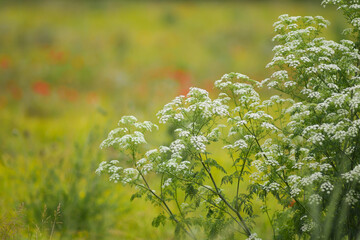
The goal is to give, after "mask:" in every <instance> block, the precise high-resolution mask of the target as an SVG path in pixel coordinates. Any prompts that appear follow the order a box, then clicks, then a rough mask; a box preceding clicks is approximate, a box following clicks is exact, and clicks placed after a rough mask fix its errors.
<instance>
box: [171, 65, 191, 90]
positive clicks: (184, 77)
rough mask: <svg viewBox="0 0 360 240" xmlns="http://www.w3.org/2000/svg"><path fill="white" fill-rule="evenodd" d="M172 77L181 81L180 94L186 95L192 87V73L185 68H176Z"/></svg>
mask: <svg viewBox="0 0 360 240" xmlns="http://www.w3.org/2000/svg"><path fill="white" fill-rule="evenodd" d="M171 77H173V78H174V80H175V81H177V82H178V83H179V94H180V95H186V94H187V93H188V92H189V88H190V87H191V75H190V74H189V73H187V72H185V71H183V70H176V71H174V72H173V73H172V76H171Z"/></svg>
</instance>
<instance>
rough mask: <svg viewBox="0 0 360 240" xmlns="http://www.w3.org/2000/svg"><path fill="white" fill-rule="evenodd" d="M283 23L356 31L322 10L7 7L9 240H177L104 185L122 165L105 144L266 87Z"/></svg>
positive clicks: (3, 92)
mask: <svg viewBox="0 0 360 240" xmlns="http://www.w3.org/2000/svg"><path fill="white" fill-rule="evenodd" d="M283 13H289V14H292V15H322V16H324V17H325V18H327V19H329V20H330V21H331V22H332V25H331V27H330V29H329V30H328V31H327V33H326V34H327V36H330V37H331V38H333V39H335V40H336V39H339V38H340V35H339V34H340V32H339V31H340V30H339V29H341V28H342V27H343V26H344V20H343V19H342V18H341V14H339V13H337V12H336V10H335V9H330V8H329V9H324V8H322V7H321V6H320V4H318V3H313V4H312V3H302V4H301V3H292V2H286V1H285V2H271V1H269V2H259V3H251V2H249V3H247V2H244V3H233V2H231V3H215V2H212V3H205V2H203V3H189V2H187V3H181V2H176V3H159V2H142V3H136V4H135V3H115V1H114V2H105V3H97V2H92V3H88V4H86V2H82V3H72V4H71V3H64V2H56V1H54V2H50V3H43V4H40V3H37V4H31V3H29V2H26V4H17V5H15V4H10V3H2V5H0V126H1V127H0V239H42V238H44V239H49V237H50V238H53V239H58V238H62V239H173V227H172V226H171V225H167V226H165V227H159V228H154V227H152V226H151V221H152V219H153V217H155V216H156V213H157V212H158V211H159V209H157V208H154V207H152V206H150V203H147V202H145V201H143V200H139V199H137V200H134V201H133V202H130V200H129V198H130V196H131V194H132V190H131V189H129V188H126V187H123V186H122V185H120V184H119V185H115V184H113V183H109V182H108V181H107V179H106V178H105V177H99V176H97V175H96V174H95V170H96V168H97V166H98V164H99V163H100V162H101V161H103V160H107V159H114V158H116V157H117V153H116V152H113V151H104V150H100V149H99V144H100V143H101V141H102V140H103V139H105V138H106V136H107V133H108V131H109V130H110V129H112V128H113V127H115V125H116V123H117V121H118V119H120V117H121V116H122V115H129V114H130V115H135V116H137V117H138V118H139V119H141V120H153V121H156V117H155V113H156V111H157V110H159V109H160V108H161V106H162V105H163V104H165V103H167V102H168V101H170V100H171V99H172V98H174V97H175V96H176V95H178V94H182V93H186V91H187V89H188V88H189V87H190V86H197V87H202V88H205V89H207V90H208V91H211V92H212V91H213V90H212V84H213V82H214V81H215V80H217V79H218V78H220V77H221V76H222V75H223V74H224V73H228V72H242V73H244V74H247V75H249V76H250V77H252V78H253V79H255V80H262V79H263V78H265V77H266V76H267V74H268V73H269V71H268V70H265V68H264V67H265V65H266V64H267V62H268V61H270V59H271V57H272V52H271V49H272V47H273V45H274V44H273V43H272V42H271V38H272V36H273V30H272V24H273V22H274V21H276V18H277V16H278V15H281V14H283ZM265 95H266V93H265ZM160 133H161V134H156V136H154V138H153V139H155V141H156V142H151V144H153V145H156V144H162V143H166V142H167V141H168V139H169V136H167V134H166V129H161V130H160ZM59 203H60V204H61V207H60V214H59V216H57V217H56V218H57V219H58V220H59V223H55V224H54V218H55V217H54V211H55V210H56V208H57V206H58V205H59ZM44 210H45V211H44ZM55 215H56V214H55ZM268 225H269V223H268V221H267V219H265V218H264V219H263V218H260V219H259V221H258V225H256V226H255V228H256V229H257V230H258V231H257V232H269V231H270V228H269V226H268ZM53 226H54V230H53V231H52V227H53ZM265 236H266V235H265ZM269 236H270V235H269Z"/></svg>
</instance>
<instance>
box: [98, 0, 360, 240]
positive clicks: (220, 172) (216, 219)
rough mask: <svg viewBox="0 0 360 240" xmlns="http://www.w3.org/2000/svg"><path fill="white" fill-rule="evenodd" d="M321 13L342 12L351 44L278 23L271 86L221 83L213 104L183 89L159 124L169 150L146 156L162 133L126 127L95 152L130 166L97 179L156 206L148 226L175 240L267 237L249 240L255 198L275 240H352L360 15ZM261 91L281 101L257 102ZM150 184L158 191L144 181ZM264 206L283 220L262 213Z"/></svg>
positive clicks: (350, 8)
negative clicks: (122, 157)
mask: <svg viewBox="0 0 360 240" xmlns="http://www.w3.org/2000/svg"><path fill="white" fill-rule="evenodd" d="M322 4H323V5H324V6H325V5H329V4H334V5H337V6H338V8H339V9H341V10H342V11H343V13H344V16H345V17H346V19H347V20H348V22H349V24H350V26H351V28H349V29H346V30H345V31H344V33H346V35H347V36H348V39H346V40H342V41H340V42H334V41H331V40H326V39H324V38H322V37H320V36H321V31H322V30H323V29H324V28H326V27H327V26H328V24H329V23H328V21H326V20H325V19H324V18H322V17H319V16H317V17H309V16H306V17H300V16H297V17H290V16H288V15H282V16H280V17H279V21H278V22H276V23H275V24H274V27H275V32H276V33H277V35H276V36H275V37H274V41H276V42H277V43H278V44H279V45H277V46H275V47H274V49H273V50H274V53H275V54H274V57H273V59H272V61H271V62H270V63H269V64H268V66H267V67H269V68H272V69H273V70H274V73H273V74H272V75H271V77H270V78H268V79H265V80H264V81H262V82H261V83H258V82H256V81H254V80H251V79H250V78H249V77H247V76H245V75H243V74H239V73H230V74H225V75H224V76H223V77H222V78H221V79H220V80H218V81H216V82H215V88H216V89H218V91H219V92H220V93H219V95H218V97H217V98H216V99H211V98H210V97H209V94H208V92H207V91H205V90H203V89H199V88H190V91H189V93H188V94H187V95H186V96H179V97H176V98H175V99H174V100H173V101H172V102H170V103H168V104H166V105H165V106H164V108H163V109H162V110H161V111H159V112H158V114H157V116H158V118H159V121H160V123H161V124H168V125H170V126H172V127H174V129H175V131H174V132H175V135H176V138H175V140H174V141H172V142H171V144H169V145H168V146H159V147H158V148H155V149H152V150H150V151H147V152H145V153H144V145H145V144H146V140H145V136H144V135H145V134H146V132H149V131H152V130H155V129H157V128H158V127H157V125H155V124H153V123H151V122H148V121H145V122H139V121H138V120H137V119H136V118H135V117H133V116H125V117H122V118H121V120H120V122H119V128H116V129H114V130H112V131H111V132H110V133H109V136H108V138H107V139H106V140H104V141H103V143H102V144H101V147H102V148H104V147H110V146H111V147H114V148H116V149H118V150H120V151H121V152H123V153H124V154H126V155H127V156H128V159H129V162H130V164H131V167H130V168H125V167H124V166H125V165H126V164H124V163H122V162H119V161H117V160H112V161H110V162H102V163H101V164H100V166H99V168H98V169H97V172H98V173H102V172H106V173H108V174H109V175H110V181H114V182H121V183H123V184H127V185H130V186H132V187H135V188H136V189H137V193H136V194H134V195H133V197H132V198H135V197H144V198H146V199H147V200H149V201H151V202H152V203H153V204H154V205H155V206H160V207H162V209H163V210H162V212H161V213H160V215H159V216H157V217H156V218H155V219H154V220H153V225H154V226H159V225H160V224H164V223H165V222H167V221H170V222H173V223H174V224H175V226H176V228H175V232H176V236H178V237H180V238H182V237H183V238H193V239H201V238H208V239H214V238H221V239H235V238H236V239H237V238H239V237H240V235H244V236H245V237H244V238H247V239H261V237H265V238H268V237H269V236H261V233H255V232H253V230H252V229H253V226H254V224H256V221H257V218H256V216H255V215H254V211H253V202H254V201H255V200H256V199H261V201H262V203H263V206H262V208H261V209H262V211H263V212H264V216H267V218H268V220H269V224H270V225H271V227H272V231H273V236H272V238H274V239H344V238H345V237H347V238H348V239H359V237H360V201H359V200H360V131H359V130H360V119H359V116H360V70H359V63H360V55H359V49H360V35H359V32H360V4H359V0H353V1H350V0H332V1H331V0H325V1H323V3H322ZM256 85H257V86H258V87H267V88H270V89H275V90H277V91H278V92H280V93H282V94H281V95H283V96H286V98H283V97H281V96H278V95H274V96H272V97H270V99H268V100H261V99H260V96H259V94H258V93H257V91H256V90H255V89H254V87H255V86H256ZM213 145H215V146H213ZM219 146H221V147H222V148H223V155H220V156H221V157H215V154H212V150H213V149H214V148H219ZM218 155H219V154H218ZM154 175H156V176H158V178H156V179H158V181H157V184H158V186H152V185H150V183H149V181H148V179H149V178H150V177H149V176H151V178H153V176H154ZM249 180H250V182H249ZM154 182H155V181H154V180H152V181H151V183H152V184H154ZM154 189H155V190H154ZM270 195H272V196H273V198H275V199H276V200H277V202H278V204H280V205H281V206H282V208H281V210H279V211H269V208H270V207H271V206H269V205H268V202H267V200H268V198H269V196H270Z"/></svg>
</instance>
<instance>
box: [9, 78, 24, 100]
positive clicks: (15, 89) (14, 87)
mask: <svg viewBox="0 0 360 240" xmlns="http://www.w3.org/2000/svg"><path fill="white" fill-rule="evenodd" d="M5 89H6V91H7V92H8V93H10V95H11V96H12V97H13V98H14V99H15V100H20V99H21V98H22V96H23V91H22V89H21V88H20V87H19V85H18V83H17V82H16V81H13V80H12V81H9V82H7V83H6V84H5Z"/></svg>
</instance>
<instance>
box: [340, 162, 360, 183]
mask: <svg viewBox="0 0 360 240" xmlns="http://www.w3.org/2000/svg"><path fill="white" fill-rule="evenodd" d="M342 177H343V178H344V179H345V180H346V182H354V181H357V182H359V180H360V164H359V165H357V166H355V167H354V168H353V169H352V170H351V171H349V172H347V173H344V174H343V175H342Z"/></svg>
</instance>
